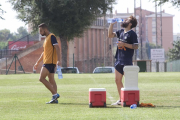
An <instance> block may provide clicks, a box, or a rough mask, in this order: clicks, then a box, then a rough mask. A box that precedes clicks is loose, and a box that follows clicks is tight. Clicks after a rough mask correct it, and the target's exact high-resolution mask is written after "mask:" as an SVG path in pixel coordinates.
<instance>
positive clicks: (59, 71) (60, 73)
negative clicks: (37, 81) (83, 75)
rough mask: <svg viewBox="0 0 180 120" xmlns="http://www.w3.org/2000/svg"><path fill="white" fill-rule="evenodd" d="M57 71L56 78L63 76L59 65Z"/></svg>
mask: <svg viewBox="0 0 180 120" xmlns="http://www.w3.org/2000/svg"><path fill="white" fill-rule="evenodd" d="M57 72H58V78H59V79H62V78H63V76H62V71H61V67H60V66H59V65H58V66H57Z"/></svg>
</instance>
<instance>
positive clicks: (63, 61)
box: [60, 37, 68, 67]
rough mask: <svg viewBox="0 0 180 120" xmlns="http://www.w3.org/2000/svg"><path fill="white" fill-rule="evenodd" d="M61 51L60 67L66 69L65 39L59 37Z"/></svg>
mask: <svg viewBox="0 0 180 120" xmlns="http://www.w3.org/2000/svg"><path fill="white" fill-rule="evenodd" d="M60 40H61V50H62V67H67V51H68V45H67V37H61V38H60Z"/></svg>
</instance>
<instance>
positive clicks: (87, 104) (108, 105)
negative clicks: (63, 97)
mask: <svg viewBox="0 0 180 120" xmlns="http://www.w3.org/2000/svg"><path fill="white" fill-rule="evenodd" d="M58 104H60V105H86V106H88V107H89V103H58ZM92 108H122V107H121V106H111V105H110V104H107V106H106V107H92Z"/></svg>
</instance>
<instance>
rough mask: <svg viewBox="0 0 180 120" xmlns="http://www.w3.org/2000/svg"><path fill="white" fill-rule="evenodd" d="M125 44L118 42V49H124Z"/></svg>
mask: <svg viewBox="0 0 180 120" xmlns="http://www.w3.org/2000/svg"><path fill="white" fill-rule="evenodd" d="M124 44H125V43H124V42H121V41H118V42H117V46H118V48H121V47H123V46H124Z"/></svg>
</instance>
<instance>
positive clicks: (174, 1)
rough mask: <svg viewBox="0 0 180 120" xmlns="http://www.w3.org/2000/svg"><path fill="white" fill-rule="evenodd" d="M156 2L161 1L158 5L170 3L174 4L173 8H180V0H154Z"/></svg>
mask: <svg viewBox="0 0 180 120" xmlns="http://www.w3.org/2000/svg"><path fill="white" fill-rule="evenodd" d="M154 1H159V3H158V5H162V4H164V3H167V2H170V3H172V5H173V6H175V7H177V8H179V6H180V0H154Z"/></svg>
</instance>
